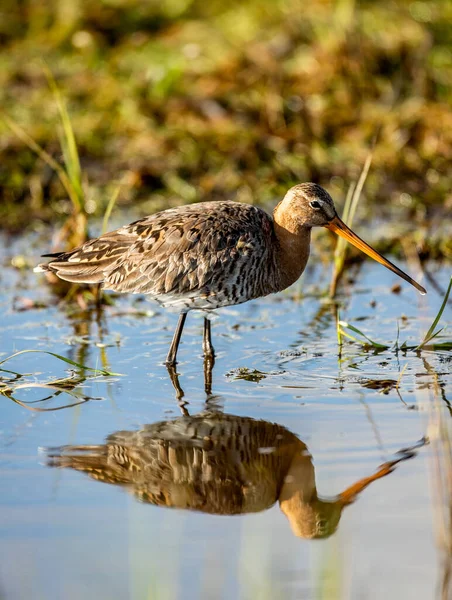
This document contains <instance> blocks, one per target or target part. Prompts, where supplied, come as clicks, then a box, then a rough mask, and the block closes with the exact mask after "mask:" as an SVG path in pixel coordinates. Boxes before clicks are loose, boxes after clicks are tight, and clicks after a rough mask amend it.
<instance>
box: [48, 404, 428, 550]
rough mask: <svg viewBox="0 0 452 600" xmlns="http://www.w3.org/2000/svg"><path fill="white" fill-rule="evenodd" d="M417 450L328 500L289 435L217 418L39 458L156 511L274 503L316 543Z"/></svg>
mask: <svg viewBox="0 0 452 600" xmlns="http://www.w3.org/2000/svg"><path fill="white" fill-rule="evenodd" d="M424 443H425V442H424V440H422V441H421V442H419V443H418V444H416V445H415V446H413V447H412V448H407V449H404V450H402V451H400V452H399V453H398V455H396V457H395V459H393V460H392V461H389V462H386V463H384V464H383V465H381V466H380V467H379V469H378V470H377V471H376V472H375V473H373V474H372V475H370V476H368V477H365V478H363V479H360V480H359V481H357V482H355V483H354V484H353V485H351V486H350V487H348V488H347V489H345V490H344V491H343V492H342V493H340V494H338V495H337V496H335V497H333V498H330V499H327V498H321V497H319V495H318V493H317V487H316V481H315V471H314V465H313V464H312V459H311V455H310V454H309V451H308V449H307V447H306V445H305V444H304V443H303V442H302V441H301V440H300V439H299V438H298V437H297V436H296V435H295V434H294V433H292V432H290V431H289V430H288V429H286V428H285V427H283V426H282V425H278V424H276V423H269V422H268V421H257V420H255V419H251V418H249V417H239V416H235V415H227V414H222V413H220V412H218V411H209V410H206V411H204V412H202V413H199V414H198V415H196V416H184V417H179V418H178V419H173V420H171V421H162V422H159V423H152V424H149V425H144V426H143V427H142V428H141V429H139V430H138V431H118V432H116V433H112V434H111V435H109V436H108V438H107V440H106V442H105V444H99V445H90V446H62V447H59V448H48V449H47V450H46V454H47V464H48V465H49V466H52V467H66V468H71V469H75V470H77V471H83V472H85V473H87V474H88V475H89V476H90V477H92V478H93V479H97V480H99V481H103V482H105V483H111V484H116V485H119V486H122V487H125V488H126V489H127V490H129V491H130V492H131V493H132V494H133V495H134V496H135V497H136V498H137V499H138V500H140V501H141V502H145V503H149V504H154V505H157V506H165V507H171V508H179V509H185V510H196V511H200V512H204V513H210V514H220V515H236V514H244V513H251V512H259V511H263V510H266V509H268V508H270V507H271V506H272V505H273V504H274V503H275V502H277V501H279V505H280V508H281V510H282V512H283V513H284V514H285V515H286V517H287V519H288V520H289V523H290V526H291V529H292V531H293V533H294V534H295V535H296V536H298V537H302V538H321V537H328V536H329V535H331V534H332V533H333V532H334V531H335V529H336V527H337V525H338V523H339V519H340V517H341V513H342V509H343V508H344V507H346V506H348V505H349V504H351V503H352V502H354V501H355V500H356V499H357V497H358V495H359V494H360V493H361V492H362V491H363V490H364V489H365V488H366V487H367V486H368V485H370V484H371V483H372V482H373V481H376V480H378V479H380V478H382V477H384V476H386V475H388V474H389V473H391V472H392V471H393V470H394V467H395V466H396V464H397V463H399V462H401V461H402V460H406V459H407V458H411V457H412V456H413V455H414V453H415V449H416V448H418V447H420V446H422V445H423V444H424Z"/></svg>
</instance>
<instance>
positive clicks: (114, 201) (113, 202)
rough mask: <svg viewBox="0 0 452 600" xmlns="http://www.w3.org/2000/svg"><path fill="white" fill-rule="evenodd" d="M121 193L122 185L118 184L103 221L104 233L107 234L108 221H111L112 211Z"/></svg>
mask: <svg viewBox="0 0 452 600" xmlns="http://www.w3.org/2000/svg"><path fill="white" fill-rule="evenodd" d="M120 191H121V184H118V185H117V186H116V188H115V190H114V192H113V194H112V195H111V197H110V200H109V201H108V204H107V208H106V210H105V214H104V218H103V219H102V233H107V227H108V220H109V219H110V215H111V211H112V210H113V207H114V205H115V204H116V200H117V199H118V196H119V192H120Z"/></svg>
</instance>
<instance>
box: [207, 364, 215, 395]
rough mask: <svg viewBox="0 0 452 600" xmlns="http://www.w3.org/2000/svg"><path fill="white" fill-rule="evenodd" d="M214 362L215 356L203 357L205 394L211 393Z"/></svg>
mask: <svg viewBox="0 0 452 600" xmlns="http://www.w3.org/2000/svg"><path fill="white" fill-rule="evenodd" d="M214 364H215V358H214V357H213V356H205V357H204V390H205V392H206V396H207V397H209V396H211V395H212V370H213V366H214Z"/></svg>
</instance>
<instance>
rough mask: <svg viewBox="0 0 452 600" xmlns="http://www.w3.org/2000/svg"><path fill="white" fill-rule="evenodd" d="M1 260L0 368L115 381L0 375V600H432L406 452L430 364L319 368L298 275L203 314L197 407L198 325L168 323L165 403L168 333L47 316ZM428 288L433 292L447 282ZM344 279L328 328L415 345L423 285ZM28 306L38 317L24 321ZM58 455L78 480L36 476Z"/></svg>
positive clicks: (24, 280) (427, 453)
mask: <svg viewBox="0 0 452 600" xmlns="http://www.w3.org/2000/svg"><path fill="white" fill-rule="evenodd" d="M3 241H4V242H5V243H3V244H2V247H3V250H1V252H2V256H1V264H2V265H3V269H2V272H1V275H0V278H1V279H0V283H1V286H0V288H1V289H0V334H1V345H0V360H2V359H3V358H6V357H7V356H9V355H10V354H12V353H13V352H15V351H19V350H24V349H35V350H41V351H49V352H55V353H58V354H61V355H63V356H65V357H68V358H70V359H72V360H75V361H77V362H81V363H83V364H85V365H88V366H90V367H99V368H106V369H108V370H109V371H111V372H113V373H118V374H120V375H109V376H98V375H96V374H95V373H91V374H90V373H88V372H86V371H85V372H84V373H82V372H81V371H80V369H77V368H74V367H71V366H70V365H68V364H66V363H64V362H61V361H60V360H58V359H57V358H54V357H51V356H49V355H47V354H44V353H33V354H22V355H19V356H17V357H16V358H14V359H12V360H10V361H8V362H7V363H4V364H3V365H0V368H2V369H8V370H10V371H14V372H16V375H14V374H12V373H7V372H5V371H3V372H2V371H0V378H1V379H0V381H2V382H3V384H4V385H6V384H7V383H8V382H9V383H8V385H10V387H13V388H14V390H13V392H12V393H10V397H8V396H0V399H1V402H2V412H1V419H0V430H1V431H0V469H1V480H0V481H1V482H0V487H1V499H0V502H1V505H2V510H1V512H0V528H1V538H0V554H1V556H2V559H1V561H0V597H1V598H5V599H8V600H9V599H16V598H17V599H22V598H26V597H30V598H33V599H36V600H40V599H53V598H64V599H65V600H72V599H76V598H80V597H84V598H93V599H94V598H108V599H109V600H113V599H121V600H123V599H125V598H131V599H135V598H137V599H138V598H139V599H141V598H152V599H154V598H157V599H160V598H162V599H166V598H168V599H172V598H184V599H188V598H244V599H245V598H246V599H248V598H253V599H254V598H277V597H278V598H279V597H281V598H308V599H310V598H367V599H372V598H378V599H380V598H388V599H392V598H394V599H396V598H397V599H399V598H433V597H441V586H442V585H444V579H445V577H446V576H447V574H445V571H444V566H443V562H442V559H443V556H442V553H441V550H440V547H439V543H438V535H437V529H435V523H437V522H438V519H437V513H436V511H437V507H436V506H437V505H436V504H435V503H434V502H433V500H435V498H436V495H437V493H436V491H435V489H436V488H435V481H436V479H435V454H434V451H433V446H434V444H432V443H431V444H430V445H428V444H424V443H423V442H422V440H423V438H424V436H426V435H427V434H429V435H430V438H431V434H432V421H431V419H432V408H431V407H432V405H433V404H434V402H435V397H437V400H438V402H440V403H442V404H441V405H442V406H447V405H446V401H447V400H448V399H450V395H451V391H452V387H451V386H452V376H451V353H450V352H427V351H425V352H422V353H420V354H417V353H415V352H401V351H399V352H395V351H394V350H392V349H389V350H385V351H381V352H375V351H374V350H367V349H365V348H363V347H361V346H360V345H359V344H356V343H351V342H345V343H344V345H343V348H342V356H339V355H338V345H337V339H336V325H335V316H334V311H333V310H332V309H331V308H330V307H329V306H328V305H327V304H325V303H323V301H322V299H321V292H322V291H323V290H324V289H326V288H327V285H328V281H329V276H330V273H329V270H328V269H327V268H326V267H325V266H322V265H318V266H316V267H315V268H314V267H311V268H310V269H309V270H308V271H307V273H305V275H304V276H303V279H302V281H301V282H299V283H298V284H297V285H296V286H295V287H294V288H293V289H292V290H289V291H288V292H287V293H283V294H280V295H277V296H272V297H268V298H264V299H261V300H257V301H253V302H250V303H247V304H244V305H241V306H238V307H233V308H228V309H223V310H221V311H219V312H218V316H217V317H215V318H214V320H213V342H214V346H215V349H216V352H217V357H216V362H215V366H214V369H213V373H212V389H211V393H209V392H210V390H208V393H206V390H205V380H204V366H203V360H202V356H201V334H202V315H200V314H192V315H189V318H188V320H187V325H186V329H185V331H184V336H183V343H182V345H181V348H180V353H179V357H178V358H179V361H180V362H179V364H178V368H177V370H178V372H179V374H180V377H179V383H180V386H181V387H182V389H183V391H184V393H185V395H184V397H183V398H179V399H177V398H176V396H177V393H176V391H175V389H174V387H173V384H172V383H171V379H170V377H169V374H168V373H167V370H166V368H165V367H164V366H163V365H162V361H163V360H164V358H165V355H166V352H167V349H168V346H169V343H170V340H171V337H172V333H173V330H174V327H175V325H176V321H177V316H176V315H172V314H169V313H166V312H165V311H163V310H161V309H160V308H158V307H157V306H156V305H154V304H152V303H151V302H149V301H147V300H143V299H140V298H137V297H134V296H127V297H120V298H118V299H116V301H115V304H114V306H109V307H105V309H104V310H103V312H102V315H96V314H95V313H89V312H87V311H82V310H72V312H69V311H68V310H67V309H65V307H64V306H58V305H52V304H50V305H49V302H50V301H51V296H50V292H49V290H48V288H46V287H45V286H44V284H43V280H42V279H40V278H39V277H38V276H37V275H35V274H33V273H32V272H31V269H22V270H18V269H15V268H12V267H11V259H12V257H14V256H16V255H17V254H19V253H20V254H23V253H26V254H27V255H31V254H32V253H33V252H34V250H33V251H30V250H29V248H28V247H26V246H25V245H24V244H23V242H22V245H19V243H18V242H14V243H10V241H9V240H8V241H7V242H6V240H3ZM37 254H38V252H36V255H37ZM32 260H33V257H32ZM401 267H402V268H405V267H406V265H403V264H402V265H401ZM406 270H408V271H410V270H411V271H412V268H409V267H406ZM429 270H430V271H431V273H432V274H433V276H434V279H435V280H436V282H437V283H438V285H439V286H440V287H441V288H443V289H445V288H446V287H447V284H448V280H449V276H450V270H449V269H447V268H444V267H442V268H439V267H437V266H435V265H433V264H431V265H429ZM352 275H353V277H354V280H355V281H354V284H353V285H348V286H346V288H345V290H346V291H345V292H344V294H343V295H342V296H341V298H340V299H341V302H342V305H343V306H342V308H341V318H342V319H344V320H347V321H348V322H350V323H353V324H354V325H356V326H357V327H359V328H360V329H362V330H363V331H364V332H365V333H366V334H367V335H368V336H369V337H370V338H372V339H375V340H377V341H379V342H383V343H388V344H390V345H392V343H393V342H394V341H395V339H396V337H397V323H399V327H400V334H399V340H400V343H401V342H403V341H405V340H407V341H408V342H409V343H413V344H414V343H416V342H419V341H420V340H421V339H422V336H423V334H424V333H425V331H426V330H427V329H428V327H429V326H430V324H431V321H432V319H433V318H434V316H435V314H436V312H437V310H438V308H439V306H440V304H441V300H442V298H441V296H440V295H438V293H437V292H435V290H434V289H432V287H431V286H430V285H429V284H428V283H427V287H428V288H429V294H428V295H427V296H426V297H421V296H419V295H418V294H417V292H416V291H415V290H413V289H411V288H410V287H409V286H408V285H405V284H404V285H403V287H402V292H401V293H400V294H394V293H391V291H390V288H391V285H392V284H394V283H395V282H396V277H395V276H393V275H392V274H391V273H389V272H387V271H386V270H384V269H383V268H382V267H380V266H378V265H376V264H372V263H370V262H366V263H365V264H364V265H363V267H362V268H361V270H360V271H359V272H355V271H354V272H353V273H352ZM300 297H301V298H302V299H300ZM37 300H39V301H40V302H42V303H43V304H44V305H47V306H46V307H44V308H28V307H29V306H30V305H31V303H32V302H34V301H37ZM23 308H27V310H21V309H23ZM447 322H449V323H450V322H451V312H450V308H446V311H445V313H444V315H443V321H442V324H443V325H444V324H445V323H447ZM401 373H402V375H401ZM27 374H29V375H27ZM82 375H83V377H82ZM68 377H72V378H75V377H78V379H76V380H74V379H72V380H70V381H69V383H67V388H68V389H69V392H67V391H66V392H65V391H62V392H61V389H60V390H55V389H44V388H42V387H30V386H29V384H36V383H38V384H42V383H43V382H49V381H50V380H54V379H57V378H68ZM399 377H400V382H399V387H398V389H396V383H397V381H398V380H399ZM382 380H384V381H383V382H382ZM22 384H27V386H25V385H24V386H23V387H17V386H21V385H22ZM74 384H75V385H74ZM56 391H58V394H57V395H56V396H55V392H56ZM60 392H61V393H60ZM179 395H180V394H179ZM49 396H52V397H50V398H49V399H48V400H45V401H40V400H42V399H43V398H46V397H49ZM13 399H16V400H19V401H21V402H22V403H25V402H34V403H31V404H26V405H23V404H22V405H21V404H17V403H15V402H14V401H13ZM78 402H80V404H79V405H78V406H72V407H69V408H62V409H61V410H49V411H41V412H37V411H33V410H30V408H33V409H34V408H40V409H50V408H57V407H64V406H66V405H69V404H74V403H78ZM182 414H184V416H182ZM223 414H224V415H225V416H223ZM447 414H448V413H447ZM188 415H190V417H189V416H188ZM226 415H227V416H226ZM196 417H197V418H196ZM250 419H253V420H254V421H253V420H250ZM166 421H171V423H170V424H164V425H162V424H161V423H162V422H166ZM158 423H160V425H158V426H157V425H156V424H158ZM275 424H277V425H278V426H280V427H277V426H276V425H275ZM138 431H140V432H141V433H139V434H137V435H135V436H133V435H132V433H131V432H138ZM162 431H163V433H162ZM116 432H123V433H121V434H120V435H118V436H117V437H116V440H110V446H111V448H113V447H114V448H113V449H112V450H111V454H110V462H109V463H108V464H106V463H105V460H104V461H103V462H102V460H101V459H100V458H99V456H100V454H102V452H105V451H104V449H99V448H97V449H93V448H90V449H86V448H85V449H82V450H80V449H78V450H77V451H74V450H72V451H71V449H65V450H64V449H63V450H62V449H61V446H66V445H77V446H99V445H103V444H105V443H106V438H107V437H108V436H110V435H111V434H114V433H116ZM124 432H127V433H124ZM183 432H185V433H183ZM187 432H188V433H187ZM206 432H207V433H206ZM118 440H119V441H118ZM228 440H229V442H228ZM152 444H154V446H155V447H156V448H157V450H156V452H157V454H158V453H159V452H160V455H159V456H163V455H164V456H163V458H162V461H161V464H160V467H159V468H160V469H161V471H157V472H156V471H155V469H154V471H153V467H152V465H153V464H154V463H155V462H156V454H155V453H154V454H153V455H151V454H152V453H151V451H150V450H149V448H150V447H151V446H152ZM154 446H152V447H154ZM411 447H412V452H407V451H405V452H400V451H401V450H404V449H406V448H408V449H409V448H411ZM124 448H125V450H124ZM96 452H97V453H98V454H97V455H96ZM99 453H100V454H99ZM74 455H76V457H77V458H78V462H76V461H75V459H74V461H73V462H72V465H73V466H75V465H78V466H79V468H82V466H83V468H87V465H89V468H90V469H91V470H90V473H91V475H92V476H91V477H90V476H89V475H88V474H87V473H86V472H80V471H77V470H75V469H73V468H68V467H61V468H54V467H51V466H49V463H54V464H60V465H61V464H66V465H68V464H70V461H68V459H67V457H69V456H74ZM52 456H53V457H54V458H52ZM96 456H97V461H98V462H95V461H96ZM49 457H50V458H49ZM62 457H63V458H62ZM64 457H66V459H67V460H66V463H64V460H63V459H64ZM294 457H296V459H295V462H294ZM409 457H410V458H409ZM408 458H409V460H408ZM399 459H401V460H400V462H398V463H397V464H394V465H392V464H391V461H397V460H399ZM83 460H84V462H83ZM89 460H91V462H89ZM115 460H116V463H115V465H113V466H112V464H113V463H114V462H115ZM58 461H59V462H58ZM93 461H94V462H93ZM153 461H154V462H153ZM165 461H166V464H168V463H169V464H171V465H172V469H170V468H166V470H165V469H163V467H162V464H163V463H164V462H165ZM157 462H158V461H157ZM194 462H196V468H194V467H193V465H194ZM388 463H389V464H388ZM385 464H386V467H383V469H382V470H380V471H379V467H380V466H381V465H385ZM124 465H126V466H128V467H130V468H129V469H128V470H127V469H125V468H124ZM107 467H108V468H110V470H108V468H107ZM184 469H185V470H184ZM175 470H177V471H178V473H179V475H178V477H179V479H178V480H177V481H176V480H174V481H171V480H170V479H171V477H172V476H173V475H171V474H172V473H173V472H174V471H175ZM124 471H127V472H124ZM189 471H190V473H188V472H189ZM386 471H391V472H389V473H386ZM373 475H376V477H375V480H374V481H371V480H366V478H369V477H370V476H373ZM377 475H381V477H378V478H377ZM314 478H315V479H314ZM96 479H97V480H96ZM175 479H176V478H175ZM102 480H104V481H102ZM105 480H106V481H107V482H109V483H107V482H105ZM219 480H221V482H222V485H220V484H219V483H218V482H219ZM115 481H116V484H115V483H114V482H115ZM118 482H119V483H118ZM354 484H357V485H356V486H355V488H352V489H351V486H353V485H354ZM285 486H286V487H285ZM361 488H363V489H361ZM364 488H365V489H364ZM341 493H343V495H342V496H340V494H341ZM284 494H285V495H286V496H287V498H286V501H287V502H286V504H284V502H283V503H282V504H281V507H283V508H285V512H286V514H288V515H289V516H286V514H284V513H283V512H282V510H281V508H280V505H279V502H278V497H279V498H280V499H282V496H283V495H284ZM346 498H348V499H349V501H351V500H354V502H353V503H351V502H348V501H347V502H346V501H345V499H346ZM291 499H292V502H291ZM140 500H141V501H140ZM150 502H154V503H155V504H151V503H150ZM162 504H177V505H179V506H186V507H193V506H195V507H196V509H197V510H187V509H180V508H166V507H162V506H161V505H162ZM206 511H207V512H206ZM209 511H210V512H223V513H227V512H229V513H230V512H234V513H239V514H233V515H227V514H208V513H209ZM242 511H247V512H246V513H245V514H240V513H241V512H242ZM440 527H441V526H440ZM443 533H444V532H443ZM315 536H318V539H313V538H315ZM446 593H447V590H446ZM443 597H447V596H443Z"/></svg>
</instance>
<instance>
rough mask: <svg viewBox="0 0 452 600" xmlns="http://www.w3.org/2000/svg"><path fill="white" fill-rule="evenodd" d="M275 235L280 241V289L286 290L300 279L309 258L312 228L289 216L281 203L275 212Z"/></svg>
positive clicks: (277, 250)
mask: <svg viewBox="0 0 452 600" xmlns="http://www.w3.org/2000/svg"><path fill="white" fill-rule="evenodd" d="M273 223H274V230H275V235H276V238H277V240H278V244H277V247H276V260H277V263H278V270H279V274H280V278H281V280H280V286H281V287H280V289H281V290H284V289H286V288H287V287H289V286H290V285H292V284H293V283H295V281H297V279H298V278H299V277H300V275H301V274H302V273H303V271H304V269H305V267H306V263H307V262H308V258H309V245H310V242H311V228H310V227H307V226H304V225H303V224H300V223H299V222H297V221H295V219H294V218H293V217H292V216H291V215H290V214H287V212H286V211H284V209H283V208H282V206H281V203H280V204H279V205H278V206H277V207H276V208H275V210H274V212H273Z"/></svg>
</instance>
